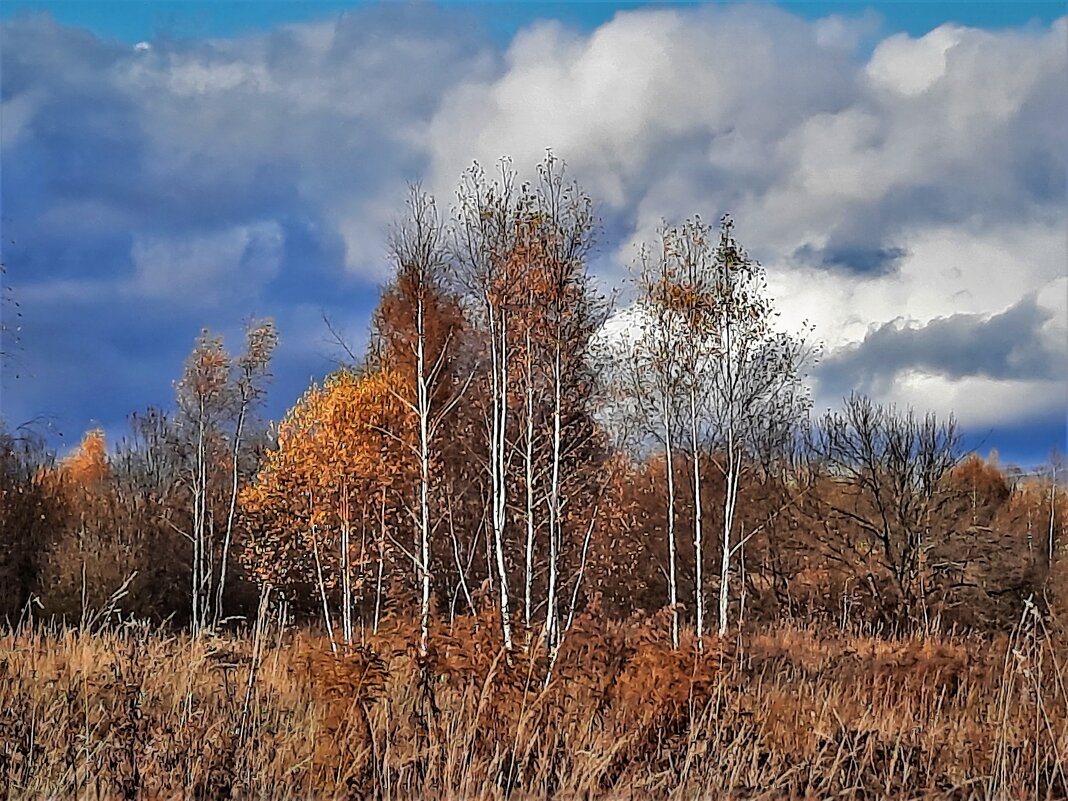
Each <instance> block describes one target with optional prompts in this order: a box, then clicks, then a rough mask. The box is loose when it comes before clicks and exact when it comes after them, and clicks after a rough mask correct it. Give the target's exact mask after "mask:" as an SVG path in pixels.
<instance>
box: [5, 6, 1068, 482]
mask: <svg viewBox="0 0 1068 801" xmlns="http://www.w3.org/2000/svg"><path fill="white" fill-rule="evenodd" d="M1065 14H1066V11H1065V4H1064V3H1028V2H1012V3H1009V2H1004V3H974V2H954V3H936V2H911V3H870V4H866V3H846V2H819V3H815V2H813V3H800V2H794V3H782V4H772V3H759V4H744V3H718V4H685V5H682V4H636V3H632V4H620V3H608V2H604V3H601V2H596V3H594V2H591V3H583V4H563V3H556V4H554V3H510V4H500V3H488V2H486V3H445V4H433V3H416V4H410V3H404V4H402V3H399V2H398V3H389V4H382V5H371V4H355V5H354V4H351V3H340V2H329V3H325V2H324V3H308V2H302V3H296V2H251V1H250V2H240V3H228V2H216V3H207V2H199V3H174V2H157V3H135V2H132V1H131V0H125V1H124V2H111V3H104V2H91V0H80V1H79V2H65V3H58V2H19V1H18V0H6V2H5V3H4V4H3V6H0V234H2V240H0V256H2V261H3V263H4V265H5V271H6V272H5V274H4V275H3V281H4V288H3V293H2V295H0V314H2V315H3V316H2V323H3V325H4V327H5V329H6V330H5V332H4V333H3V335H2V339H0V345H2V347H0V351H2V352H3V354H4V356H3V358H2V359H0V417H2V418H3V419H4V420H5V422H6V425H7V426H8V427H9V428H13V427H16V426H18V425H21V424H23V423H26V422H28V421H32V420H36V421H39V422H38V425H39V426H45V427H46V430H47V432H48V435H49V437H50V438H51V439H52V441H53V442H54V443H56V444H57V445H58V446H59V447H60V448H61V449H62V447H64V446H63V445H62V444H61V443H63V442H71V441H76V440H77V439H78V438H79V437H80V435H81V433H82V432H83V431H85V430H87V429H88V428H90V427H93V426H97V425H100V426H103V427H104V428H105V430H106V431H107V432H108V433H109V436H110V438H111V439H112V440H115V439H117V438H118V437H120V436H121V435H122V433H123V430H124V428H125V418H126V415H127V414H128V413H130V412H133V411H137V410H141V409H144V408H145V407H146V406H148V405H157V406H162V407H165V408H166V407H169V406H170V405H171V403H172V399H173V381H174V379H175V378H177V376H178V375H179V373H180V371H181V368H182V363H183V361H184V358H185V356H186V355H187V354H188V352H189V350H190V348H191V346H192V344H193V340H194V338H195V337H196V335H197V334H198V332H199V331H200V330H201V328H202V327H205V326H207V327H209V328H211V329H212V330H215V331H219V332H222V333H224V334H225V335H226V337H227V342H228V343H229V344H230V345H231V346H232V347H233V348H234V349H236V348H238V347H239V346H240V332H241V327H242V322H243V321H244V320H245V319H246V318H248V317H249V316H250V315H260V316H265V315H269V316H272V317H274V318H275V320H276V321H277V324H278V327H279V331H280V334H281V338H282V344H281V347H280V349H279V352H278V356H277V359H276V363H275V375H276V379H275V382H274V384H273V386H272V389H271V394H270V398H269V402H268V407H267V410H266V411H267V414H268V415H269V416H271V417H274V418H277V417H280V416H281V415H282V414H283V413H284V411H285V409H286V408H288V407H289V406H290V405H291V404H292V403H293V402H294V401H295V400H296V399H297V397H299V395H300V394H301V393H302V392H303V390H304V389H305V388H306V387H307V386H308V383H309V382H310V381H312V380H316V379H319V378H321V377H322V376H323V375H324V374H325V373H326V372H328V371H329V370H331V369H332V368H333V366H335V364H336V362H337V360H338V358H339V357H340V354H339V349H338V348H337V347H336V345H335V344H333V343H332V342H331V337H330V335H329V333H328V331H327V328H326V325H325V324H324V322H323V318H324V316H327V317H329V318H330V319H331V320H332V321H333V323H334V325H335V327H337V328H339V329H340V330H342V331H343V332H345V335H346V337H347V338H349V340H350V342H351V344H352V345H353V346H355V347H357V348H359V347H362V345H363V343H364V342H365V341H366V337H367V331H368V324H369V320H370V314H371V312H372V310H373V308H374V306H375V304H376V301H377V298H378V292H379V290H380V287H381V285H382V284H383V282H384V281H386V280H387V279H388V276H389V266H388V261H387V259H386V254H385V250H386V248H385V244H386V236H387V232H388V228H389V225H390V223H391V222H392V221H393V220H394V219H395V218H396V216H397V215H398V214H399V213H400V212H401V211H402V209H403V200H404V195H405V191H406V186H407V184H408V183H409V182H412V181H421V182H422V184H423V186H424V187H425V188H427V189H429V190H430V191H432V192H433V193H434V194H435V195H436V196H437V197H438V198H439V203H440V204H441V205H442V206H448V205H449V203H450V202H451V198H452V197H453V194H454V191H455V186H456V183H457V180H458V178H459V176H460V174H461V172H462V171H463V169H464V168H465V167H467V166H468V165H469V164H470V163H471V162H472V160H478V161H480V162H481V163H483V164H485V165H492V164H493V163H494V162H495V161H496V160H497V159H498V158H500V157H501V156H510V157H511V158H512V159H513V161H514V163H515V166H516V167H517V169H519V170H520V172H525V173H529V172H531V171H532V169H533V166H534V165H535V164H536V163H537V162H538V161H539V160H540V159H541V157H542V155H543V154H544V152H545V149H546V148H551V149H552V150H553V152H554V153H555V154H556V155H557V156H559V157H561V158H563V159H564V160H565V161H566V162H567V164H568V170H569V173H570V174H571V175H573V176H574V177H576V178H577V179H578V180H579V181H580V182H581V183H582V184H583V186H584V187H585V188H586V189H587V191H589V192H590V194H591V195H592V196H593V198H594V200H595V202H596V204H597V211H598V214H599V216H600V218H601V220H602V224H603V226H602V233H601V237H600V243H599V247H598V250H597V252H596V254H595V257H594V259H593V262H592V267H593V269H594V271H595V272H596V273H597V275H598V277H599V279H600V280H601V281H602V283H603V285H604V286H605V287H607V288H615V287H622V286H624V278H625V276H626V272H627V266H628V264H630V263H631V262H632V261H633V259H634V256H635V252H636V248H637V245H638V243H640V242H642V241H644V240H646V239H648V238H649V237H651V236H652V234H653V233H654V231H655V229H656V227H657V225H658V224H659V223H660V222H661V221H662V220H665V219H666V220H679V219H681V218H684V217H687V216H689V215H692V214H695V213H700V214H701V216H702V217H703V218H704V219H707V220H713V221H714V220H716V219H717V218H718V217H719V215H721V214H723V213H725V212H730V213H731V214H732V215H733V217H734V219H735V222H736V229H735V230H736V233H737V235H738V237H739V239H740V240H741V241H742V242H743V244H745V245H746V246H747V247H748V249H749V250H750V252H751V253H752V254H753V255H754V256H756V257H757V258H759V259H760V260H761V262H762V263H763V264H764V266H765V267H766V269H767V273H768V278H769V285H770V289H771V292H772V295H773V297H774V299H775V304H776V308H777V309H778V310H779V311H780V313H781V317H780V318H779V320H780V324H781V325H782V326H784V327H788V328H790V327H798V326H800V325H801V324H802V322H804V321H807V322H809V323H811V324H812V325H813V326H814V327H815V336H816V337H817V338H818V339H819V340H820V341H821V342H822V344H823V356H822V359H821V361H820V362H819V364H818V365H816V367H815V368H814V369H813V371H812V375H811V382H812V386H813V395H814V403H815V406H816V410H817V411H820V410H823V409H826V408H832V407H835V406H837V405H838V404H839V403H840V401H841V398H842V397H843V396H844V395H845V394H847V393H849V392H850V391H851V390H854V389H856V390H859V391H862V392H865V393H867V394H869V395H871V396H872V397H874V398H875V399H876V400H878V401H880V402H884V403H895V404H898V405H899V406H904V405H911V406H914V407H916V408H917V409H919V410H932V411H935V412H936V413H938V414H940V415H945V414H948V413H950V412H953V413H954V414H955V415H956V417H957V419H958V421H959V423H960V425H961V427H962V429H963V431H964V432H965V434H966V435H967V442H968V443H969V445H970V446H973V447H976V448H978V449H979V450H980V451H981V452H982V453H984V454H985V453H986V452H988V451H989V450H990V449H991V448H996V449H997V450H998V451H999V453H1000V454H1001V458H1002V461H1004V462H1016V463H1019V464H1022V465H1025V466H1026V465H1032V464H1037V463H1039V462H1041V461H1043V460H1044V459H1045V458H1046V456H1047V454H1048V452H1049V451H1050V449H1051V448H1052V447H1059V448H1061V449H1064V448H1065V437H1066V417H1068V370H1066V366H1068V222H1066V220H1068V180H1066V174H1068V145H1066V142H1068V97H1066V95H1068V17H1066V16H1065ZM621 298H623V300H622V301H621V302H625V293H623V294H622V295H621ZM16 304H17V305H16ZM16 328H18V329H19V330H18V331H17V333H16V331H15V329H16Z"/></svg>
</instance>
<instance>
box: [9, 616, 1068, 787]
mask: <svg viewBox="0 0 1068 801" xmlns="http://www.w3.org/2000/svg"><path fill="white" fill-rule="evenodd" d="M666 623H667V618H666V616H665V615H663V614H662V615H660V616H658V617H655V618H652V619H647V620H636V619H635V620H631V621H627V622H612V621H609V620H607V619H604V618H603V617H601V616H600V615H599V614H598V613H597V612H596V610H594V611H592V612H589V613H587V614H585V615H583V616H580V617H579V618H578V619H576V621H575V625H574V626H573V627H572V628H571V630H570V631H569V632H568V633H567V636H566V637H565V639H564V641H563V644H562V648H561V651H560V653H559V656H558V658H557V659H556V660H555V662H554V663H552V664H550V660H549V659H548V658H547V656H546V654H545V652H544V649H542V648H541V647H539V645H538V643H539V639H538V637H537V633H536V632H534V633H531V634H530V635H528V637H527V646H526V647H523V645H522V644H519V645H517V647H516V648H515V649H514V650H513V651H512V652H510V653H508V652H506V651H504V650H503V649H502V648H501V646H500V631H499V621H497V622H495V620H494V617H493V615H492V613H491V612H490V611H488V610H487V611H486V612H485V613H484V615H481V616H479V617H472V616H468V617H460V618H457V619H456V620H455V621H454V622H453V623H452V625H449V624H447V623H440V624H438V625H437V627H436V628H434V630H433V631H432V636H431V638H430V643H429V646H430V647H429V651H428V654H427V655H426V656H425V657H420V656H419V655H418V653H417V650H416V649H415V648H413V647H412V646H411V643H412V636H411V632H412V630H413V626H414V623H413V621H411V620H406V619H400V618H387V619H386V620H385V621H383V626H382V627H381V628H380V630H379V631H378V632H377V633H374V634H372V633H370V632H363V634H362V636H361V640H362V644H361V645H360V646H358V647H349V648H344V647H343V646H337V647H336V651H335V650H334V649H333V648H332V647H331V644H330V642H329V640H327V639H326V638H324V637H323V636H321V635H319V634H317V633H316V632H314V631H312V630H310V629H307V628H299V627H292V626H286V625H284V620H283V619H280V618H279V617H277V616H274V615H261V617H260V619H259V620H258V621H257V622H256V623H255V624H254V625H253V626H251V627H250V628H249V629H247V630H245V631H243V632H235V633H215V634H211V633H206V634H202V635H200V636H198V637H195V638H194V637H191V636H190V635H189V634H187V633H175V632H170V631H167V630H164V629H155V628H150V627H148V626H144V625H139V624H134V623H127V624H111V625H108V626H105V627H101V626H99V625H98V626H97V627H95V628H89V627H85V626H83V627H80V628H78V627H74V628H60V627H56V626H49V625H44V624H32V623H25V622H24V623H22V624H20V625H18V626H16V627H9V628H7V629H5V630H4V631H3V632H2V633H0V788H2V790H0V796H2V797H3V798H4V799H5V800H6V799H11V800H12V801H14V799H31V798H32V799H38V798H78V799H110V798H127V799H137V798H190V799H201V798H203V799H209V798H210V799H214V798H303V799H314V798H358V799H361V798H366V799H383V800H385V799H417V798H418V799H423V798H440V799H505V798H509V799H515V800H516V801H520V800H521V799H543V798H544V799H548V798H559V799H645V798H680V799H743V798H745V799H787V798H832V797H834V798H852V799H869V798H944V799H950V798H952V799H1001V798H1013V799H1015V798H1039V799H1052V798H1065V797H1068V781H1066V771H1068V768H1066V766H1065V764H1064V760H1065V757H1066V755H1068V712H1066V709H1068V693H1066V689H1065V688H1066V684H1068V667H1066V664H1065V654H1066V653H1068V651H1066V649H1065V646H1066V645H1068V636H1066V633H1065V630H1064V628H1063V627H1062V626H1060V625H1059V624H1058V623H1057V621H1056V620H1052V619H1051V618H1049V617H1048V616H1046V615H1044V614H1042V613H1040V612H1039V610H1038V609H1037V608H1035V607H1031V606H1028V607H1027V610H1026V611H1025V612H1024V614H1023V616H1022V617H1021V619H1020V622H1019V624H1018V625H1017V626H1016V627H1014V628H1013V629H1012V631H1011V632H1009V633H1003V634H999V635H993V636H991V635H985V636H981V635H977V634H969V635H965V636H953V635H938V636H935V635H930V636H925V635H919V634H916V635H908V636H898V637H885V636H882V637H880V636H874V635H873V634H871V633H868V634H864V633H843V632H841V631H839V630H834V631H832V630H828V629H822V628H818V627H815V626H805V625H793V624H789V623H782V624H779V625H777V626H774V627H762V628H758V629H753V630H750V631H747V632H745V633H742V634H738V635H736V636H734V637H732V638H730V639H723V640H717V639H715V638H706V639H705V640H704V641H703V643H701V645H702V646H703V647H702V648H701V649H698V647H697V645H698V643H696V642H695V641H694V640H693V638H692V637H691V638H689V639H685V638H684V641H683V643H682V646H681V648H680V649H679V650H673V649H672V648H671V645H670V640H669V638H668V637H667V634H666V633H667V630H668V626H667V625H666Z"/></svg>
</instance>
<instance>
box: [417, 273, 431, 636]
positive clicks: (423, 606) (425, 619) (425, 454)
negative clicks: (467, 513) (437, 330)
mask: <svg viewBox="0 0 1068 801" xmlns="http://www.w3.org/2000/svg"><path fill="white" fill-rule="evenodd" d="M420 292H422V288H420ZM423 303H424V300H423V297H422V295H420V297H419V298H418V301H417V304H416V345H415V362H416V373H417V376H416V394H417V397H416V403H417V405H418V413H419V559H420V563H419V584H420V589H421V595H420V603H419V655H420V656H424V657H425V656H426V654H427V641H428V639H429V637H430V432H429V424H430V395H429V392H428V388H427V377H426V350H425V347H426V331H425V318H424V309H423Z"/></svg>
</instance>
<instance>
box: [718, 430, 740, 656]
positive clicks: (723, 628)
mask: <svg viewBox="0 0 1068 801" xmlns="http://www.w3.org/2000/svg"><path fill="white" fill-rule="evenodd" d="M726 479H727V480H726V489H725V496H724V499H723V558H722V559H721V560H720V566H719V634H720V636H723V635H724V634H726V633H727V625H728V622H729V621H728V617H727V615H728V612H729V609H728V605H729V603H730V577H731V557H732V556H733V553H732V552H731V549H732V548H733V545H732V542H731V529H732V528H733V526H734V510H735V508H736V506H737V503H738V465H737V463H736V455H735V453H734V435H733V432H732V431H730V430H728V431H727V476H726Z"/></svg>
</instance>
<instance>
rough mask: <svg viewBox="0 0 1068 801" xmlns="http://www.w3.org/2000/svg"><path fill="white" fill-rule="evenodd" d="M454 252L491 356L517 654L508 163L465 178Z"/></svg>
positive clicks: (493, 478)
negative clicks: (511, 544) (511, 522)
mask: <svg viewBox="0 0 1068 801" xmlns="http://www.w3.org/2000/svg"><path fill="white" fill-rule="evenodd" d="M457 201H458V205H457V209H456V219H455V224H454V230H453V248H454V253H455V255H456V258H457V261H458V266H459V268H460V270H461V277H462V279H463V281H464V284H465V286H466V289H467V291H468V293H469V295H470V297H471V300H472V305H473V307H474V309H475V310H476V313H477V315H478V316H479V317H480V318H481V322H482V325H483V329H484V332H485V337H486V345H487V350H488V370H489V392H488V399H487V400H488V406H489V409H488V412H489V414H488V415H487V417H488V419H487V426H486V428H487V435H488V458H487V473H488V474H489V484H490V514H489V526H490V531H491V534H492V546H493V547H492V551H493V559H494V561H495V567H496V572H497V601H498V605H499V610H500V615H501V634H502V637H503V639H504V647H505V648H506V649H507V650H511V649H512V623H511V601H510V594H509V588H508V565H507V558H506V553H505V526H506V518H507V509H508V472H509V470H508V468H509V465H510V463H511V458H510V457H511V451H510V449H509V447H508V439H507V436H508V419H509V409H508V406H509V393H510V391H511V382H512V374H511V370H510V369H509V339H510V336H509V333H510V326H511V323H512V317H513V312H514V309H513V302H512V299H511V297H510V294H509V291H510V286H509V270H508V264H509V258H510V255H511V253H512V250H513V247H514V244H515V231H516V226H515V215H516V206H515V173H514V172H513V170H512V168H511V164H510V163H509V162H507V161H502V162H501V164H500V177H499V179H497V180H496V181H492V182H491V181H490V180H488V179H487V177H486V175H485V172H484V171H483V170H482V168H481V167H479V166H478V165H477V164H476V165H475V166H473V167H472V168H471V169H469V170H468V171H467V172H466V173H465V174H464V176H463V178H462V180H461V184H460V188H459V190H458V192H457Z"/></svg>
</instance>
